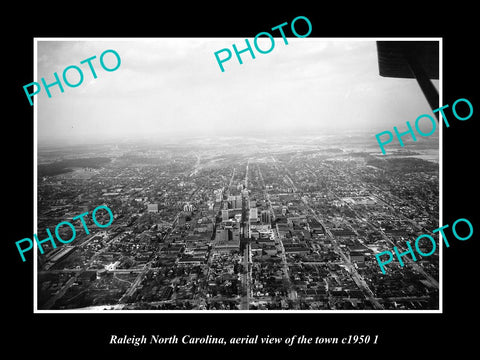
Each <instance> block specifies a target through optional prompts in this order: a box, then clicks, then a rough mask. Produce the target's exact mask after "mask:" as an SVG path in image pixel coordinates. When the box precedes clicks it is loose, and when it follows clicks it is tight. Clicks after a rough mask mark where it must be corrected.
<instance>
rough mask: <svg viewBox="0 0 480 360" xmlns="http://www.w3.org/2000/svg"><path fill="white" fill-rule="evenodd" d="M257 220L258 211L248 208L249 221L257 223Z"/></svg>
mask: <svg viewBox="0 0 480 360" xmlns="http://www.w3.org/2000/svg"><path fill="white" fill-rule="evenodd" d="M257 220H258V209H257V208H256V207H255V208H250V221H257Z"/></svg>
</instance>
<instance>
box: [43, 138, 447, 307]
mask: <svg viewBox="0 0 480 360" xmlns="http://www.w3.org/2000/svg"><path fill="white" fill-rule="evenodd" d="M372 139H373V138H372ZM422 140H425V141H423V142H422V143H421V144H413V145H409V146H408V147H405V148H402V149H400V148H399V149H397V150H396V151H395V150H394V151H392V152H389V154H388V155H387V156H383V155H381V153H380V150H379V149H378V145H377V147H376V148H374V147H368V146H367V145H365V144H366V143H367V142H366V140H365V138H363V137H359V138H355V137H353V138H350V139H347V140H345V139H343V138H342V139H341V138H335V137H334V138H322V139H316V138H310V139H303V140H302V139H300V141H296V142H295V141H292V140H290V141H289V140H285V139H275V138H271V139H268V140H266V139H263V140H262V139H245V138H240V137H232V138H228V139H227V138H225V139H218V138H215V139H213V138H211V139H193V140H191V141H185V142H182V143H173V142H172V143H161V144H155V143H153V142H144V143H141V142H140V143H139V142H136V143H134V142H124V143H116V144H109V145H90V146H76V147H75V146H71V147H69V148H65V147H63V148H55V147H42V148H39V150H38V168H37V199H38V208H37V219H38V227H37V234H38V237H39V239H42V238H45V237H46V236H47V235H46V233H45V229H46V228H49V229H50V230H52V233H53V229H55V226H56V225H57V224H58V223H59V222H61V221H71V222H72V224H74V225H75V227H76V234H77V235H76V238H75V240H74V241H73V242H71V243H69V244H65V245H63V244H60V245H61V246H58V247H57V248H56V249H53V248H51V247H50V248H49V247H48V246H47V245H48V244H47V243H44V244H43V247H44V249H45V253H44V254H40V253H39V252H38V254H37V307H38V309H40V310H47V309H49V310H61V309H102V310H103V309H105V310H425V309H438V307H439V282H438V279H439V255H438V253H435V254H433V255H432V256H429V257H425V258H421V257H419V258H418V259H417V261H416V262H413V261H408V257H404V261H405V262H406V264H405V266H404V267H401V266H400V264H399V263H398V260H396V261H393V262H392V263H391V264H389V265H388V271H387V272H386V273H385V274H382V272H381V270H380V267H379V265H378V263H377V261H376V259H375V254H377V253H378V252H381V251H385V250H391V249H392V248H393V246H397V247H398V248H399V249H400V250H402V249H403V250H405V241H406V240H412V239H415V238H416V237H417V236H419V235H420V234H422V233H427V232H430V230H431V229H436V228H437V227H438V226H439V224H438V219H439V164H438V138H437V139H433V138H432V139H422ZM372 141H375V140H374V139H373V140H372ZM372 141H370V143H369V144H371V143H372ZM374 145H375V144H374ZM414 145H417V146H414ZM432 149H433V150H432ZM427 153H429V154H430V155H425V154H427ZM431 154H433V155H431ZM435 158H436V159H435ZM432 159H433V160H432ZM102 204H105V205H107V206H108V207H109V208H110V209H111V210H112V212H113V214H114V220H113V223H112V225H111V226H109V227H108V228H105V229H99V228H96V227H95V226H94V225H92V224H93V223H92V219H91V217H85V221H86V225H87V226H88V228H89V229H90V233H89V234H86V232H85V231H84V228H83V226H82V223H81V222H80V221H79V220H76V221H72V218H74V217H75V216H77V215H78V214H81V213H84V212H87V211H88V212H89V214H90V213H91V212H92V210H93V209H94V208H95V207H97V206H100V205H102ZM62 231H64V232H65V234H63V233H62ZM69 232H70V233H69ZM60 235H61V236H63V237H64V238H67V239H68V238H70V235H71V230H70V229H69V227H62V228H61V229H60ZM436 239H437V240H438V238H436ZM425 252H428V251H427V250H425Z"/></svg>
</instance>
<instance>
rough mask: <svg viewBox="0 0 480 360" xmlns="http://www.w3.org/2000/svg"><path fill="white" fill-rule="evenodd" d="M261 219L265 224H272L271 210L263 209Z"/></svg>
mask: <svg viewBox="0 0 480 360" xmlns="http://www.w3.org/2000/svg"><path fill="white" fill-rule="evenodd" d="M260 220H261V221H262V223H264V224H270V211H268V210H262V212H261V214H260Z"/></svg>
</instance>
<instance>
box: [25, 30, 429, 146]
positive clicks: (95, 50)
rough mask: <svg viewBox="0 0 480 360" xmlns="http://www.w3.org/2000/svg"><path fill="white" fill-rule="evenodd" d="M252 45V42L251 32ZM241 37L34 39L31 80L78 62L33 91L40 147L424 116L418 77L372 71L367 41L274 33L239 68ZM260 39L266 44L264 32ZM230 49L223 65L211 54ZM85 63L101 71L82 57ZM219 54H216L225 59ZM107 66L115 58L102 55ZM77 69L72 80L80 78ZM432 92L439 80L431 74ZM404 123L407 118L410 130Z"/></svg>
mask: <svg viewBox="0 0 480 360" xmlns="http://www.w3.org/2000/svg"><path fill="white" fill-rule="evenodd" d="M249 41H250V43H251V44H252V46H253V39H249ZM232 44H236V46H237V48H238V49H243V48H245V47H246V44H245V39H244V38H157V39H153V38H152V39H150V38H149V39H135V38H133V39H132V38H130V39H125V40H119V39H117V38H112V39H101V40H99V39H95V38H93V39H91V40H90V39H87V40H68V41H67V40H66V39H62V40H60V41H52V40H50V39H38V40H37V77H36V80H34V81H37V82H40V79H41V78H42V77H43V78H45V81H46V82H47V83H52V82H53V81H54V76H53V73H54V72H57V74H58V75H59V77H60V78H62V73H63V70H64V69H65V68H66V67H67V66H69V65H76V66H78V67H80V68H81V69H82V71H83V75H84V79H83V83H82V84H81V85H79V86H78V87H75V88H72V87H68V86H66V85H65V84H64V83H63V80H62V83H63V86H64V93H61V92H60V90H59V88H58V86H54V87H51V88H50V91H51V93H52V97H51V98H48V97H47V95H46V92H45V90H44V89H43V88H42V90H41V92H40V93H39V94H38V95H36V96H35V98H34V101H35V103H36V106H37V111H38V112H37V134H38V142H39V145H48V144H50V143H51V142H56V141H60V142H67V143H89V142H99V141H100V142H101V141H109V140H111V139H119V138H124V137H128V138H135V137H138V138H142V137H158V138H159V139H161V138H169V137H172V136H203V135H208V136H212V135H225V136H228V135H233V136H247V135H249V134H254V135H256V136H262V135H265V136H267V135H269V134H272V133H275V132H283V133H292V134H293V133H306V134H315V133H321V132H323V131H332V130H334V131H337V130H338V131H342V132H345V131H350V130H353V131H355V130H365V131H371V132H372V134H375V133H378V132H380V131H383V130H392V127H393V126H398V127H399V129H401V127H402V126H406V125H405V121H407V120H408V121H410V122H411V123H412V124H413V122H414V121H415V119H416V118H417V117H418V116H419V115H421V114H426V113H428V114H431V109H430V108H429V106H428V103H427V101H426V100H425V97H424V96H423V94H422V92H421V90H420V88H419V86H418V84H417V83H416V81H415V80H414V79H393V78H384V77H380V76H379V75H378V63H377V53H376V45H375V41H374V39H371V40H370V39H368V40H356V39H355V40H347V39H342V40H340V39H335V40H326V39H322V38H308V37H307V38H288V45H286V44H285V43H284V41H283V39H282V38H281V37H280V38H275V46H274V48H273V50H272V51H271V52H270V53H268V54H260V53H259V52H258V51H256V49H255V48H254V53H255V56H256V58H255V59H252V58H251V56H250V54H249V53H248V52H245V53H243V54H242V55H241V56H242V60H243V64H242V65H240V64H239V62H238V60H237V59H236V57H235V54H234V53H233V50H232ZM259 46H260V48H262V49H268V48H269V46H270V40H269V39H268V38H264V39H261V41H259ZM224 48H229V49H230V50H231V51H232V53H233V55H232V58H231V59H230V60H229V61H227V62H225V63H223V66H224V68H225V72H222V71H221V70H220V67H219V65H218V64H217V61H216V59H215V56H214V53H215V52H216V51H218V50H221V49H224ZM108 49H113V50H115V51H116V52H117V53H118V54H119V56H120V58H121V65H120V67H119V68H118V69H117V70H115V71H112V72H108V71H105V70H104V69H103V68H102V67H101V66H100V63H99V58H100V54H102V53H103V52H104V51H105V50H108ZM94 55H95V56H96V59H94V60H93V61H92V65H93V66H94V68H95V71H96V74H97V78H96V79H94V78H93V76H92V73H91V71H90V70H89V68H88V64H80V62H81V61H82V60H85V59H87V58H90V57H92V56H94ZM224 55H225V54H221V55H220V56H222V57H223V56H224ZM104 59H105V64H106V65H107V66H108V67H113V66H115V64H116V61H115V57H114V56H113V55H112V54H111V53H107V54H106V55H105V58H104ZM76 76H77V75H76V74H75V71H74V70H70V71H69V72H68V79H69V80H70V82H72V83H75V82H77V81H78V78H77V77H76ZM434 84H435V86H436V87H437V89H438V81H434ZM405 129H406V127H405Z"/></svg>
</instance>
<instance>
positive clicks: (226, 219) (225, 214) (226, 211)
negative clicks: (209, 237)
mask: <svg viewBox="0 0 480 360" xmlns="http://www.w3.org/2000/svg"><path fill="white" fill-rule="evenodd" d="M222 221H228V209H227V210H222Z"/></svg>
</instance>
